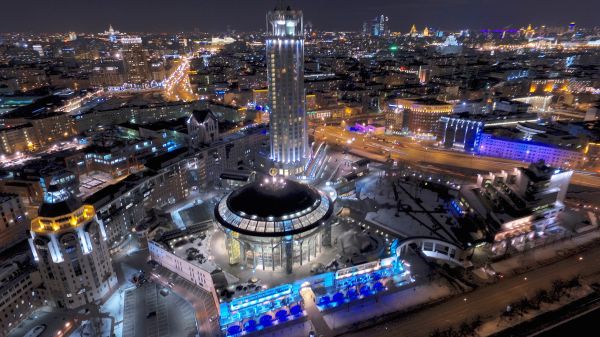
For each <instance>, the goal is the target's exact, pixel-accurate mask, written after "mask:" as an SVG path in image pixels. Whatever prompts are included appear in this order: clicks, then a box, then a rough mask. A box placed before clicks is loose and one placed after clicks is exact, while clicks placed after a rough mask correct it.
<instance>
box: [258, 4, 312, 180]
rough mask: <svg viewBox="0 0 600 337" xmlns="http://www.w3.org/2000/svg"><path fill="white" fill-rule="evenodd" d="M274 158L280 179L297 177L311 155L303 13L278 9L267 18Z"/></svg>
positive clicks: (272, 158) (267, 60) (283, 7)
mask: <svg viewBox="0 0 600 337" xmlns="http://www.w3.org/2000/svg"><path fill="white" fill-rule="evenodd" d="M266 46H267V47H266V51H267V59H266V63H267V80H268V82H269V104H270V109H271V115H270V138H271V155H270V159H271V160H272V162H273V164H274V167H275V168H276V169H277V170H278V173H279V174H280V175H284V176H298V175H301V174H302V173H303V172H304V166H305V164H306V162H307V159H308V157H309V155H310V153H309V152H310V149H309V147H308V138H307V132H306V130H307V126H306V110H305V106H304V105H305V93H304V28H303V22H302V11H299V10H292V9H291V8H290V7H289V6H287V7H286V6H283V5H281V4H279V5H277V7H276V8H275V10H273V11H271V12H269V13H268V14H267V41H266Z"/></svg>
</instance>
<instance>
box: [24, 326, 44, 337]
mask: <svg viewBox="0 0 600 337" xmlns="http://www.w3.org/2000/svg"><path fill="white" fill-rule="evenodd" d="M45 330H46V324H40V325H37V326H34V327H33V328H32V329H31V330H29V331H28V332H27V333H26V334H25V335H24V336H23V337H38V336H41V335H42V333H43V332H44V331H45Z"/></svg>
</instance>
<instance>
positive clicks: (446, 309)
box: [345, 247, 600, 337]
mask: <svg viewBox="0 0 600 337" xmlns="http://www.w3.org/2000/svg"><path fill="white" fill-rule="evenodd" d="M579 257H581V259H580V258H579ZM598 261H600V247H595V248H593V249H592V250H589V251H587V252H585V253H582V254H579V255H577V256H573V257H569V258H567V259H564V260H561V261H559V262H556V263H554V264H551V265H548V266H546V267H542V268H539V269H536V270H533V271H530V272H528V273H525V274H522V275H519V276H514V277H510V278H505V279H503V280H502V281H499V282H498V283H495V284H493V285H489V286H485V287H482V288H479V289H477V290H475V291H473V292H471V293H468V294H465V295H463V296H458V297H455V298H453V299H451V300H449V301H447V302H444V303H442V304H439V305H436V306H433V307H431V308H428V309H423V310H420V311H417V312H414V313H410V314H406V315H403V316H402V317H400V318H397V319H390V320H389V321H387V322H386V323H380V324H378V325H376V326H374V327H372V328H368V329H362V330H361V331H357V332H353V333H349V334H346V335H345V336H356V337H362V336H369V337H392V336H393V337H398V336H400V337H402V336H407V337H419V336H428V335H429V334H430V333H431V332H432V331H433V330H434V329H436V328H439V329H444V328H447V327H448V326H451V325H452V326H455V327H456V326H457V325H459V324H461V323H462V322H463V321H465V320H466V321H470V320H472V319H474V318H475V317H476V316H478V315H479V316H481V317H491V316H497V315H498V314H499V313H501V312H502V311H503V310H505V308H506V306H507V305H508V304H510V303H512V302H515V301H517V300H519V299H521V298H523V297H531V296H533V295H534V294H535V293H536V291H537V290H538V289H542V288H545V289H549V288H550V287H551V284H552V281H553V280H555V279H557V278H562V279H569V278H571V277H574V276H576V275H581V276H582V277H586V276H591V275H596V274H598V273H599V272H600V264H598Z"/></svg>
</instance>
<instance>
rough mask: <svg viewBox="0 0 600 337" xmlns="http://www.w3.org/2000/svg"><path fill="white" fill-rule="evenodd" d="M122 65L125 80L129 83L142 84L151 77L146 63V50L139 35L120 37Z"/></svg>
mask: <svg viewBox="0 0 600 337" xmlns="http://www.w3.org/2000/svg"><path fill="white" fill-rule="evenodd" d="M121 44H122V45H123V50H122V55H123V65H124V66H125V78H126V81H127V82H129V83H131V84H138V85H140V84H144V83H146V82H149V81H150V80H151V79H152V74H151V72H150V65H149V63H148V58H149V56H148V50H147V49H145V48H144V46H143V45H142V39H141V38H139V37H129V38H122V39H121Z"/></svg>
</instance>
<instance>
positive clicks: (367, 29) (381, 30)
mask: <svg viewBox="0 0 600 337" xmlns="http://www.w3.org/2000/svg"><path fill="white" fill-rule="evenodd" d="M388 21H389V18H388V17H387V16H385V15H383V14H381V15H378V16H376V17H374V18H373V19H372V20H371V21H367V22H364V23H363V34H364V35H368V36H373V37H375V36H387V35H389V28H388V27H387V22H388Z"/></svg>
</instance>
